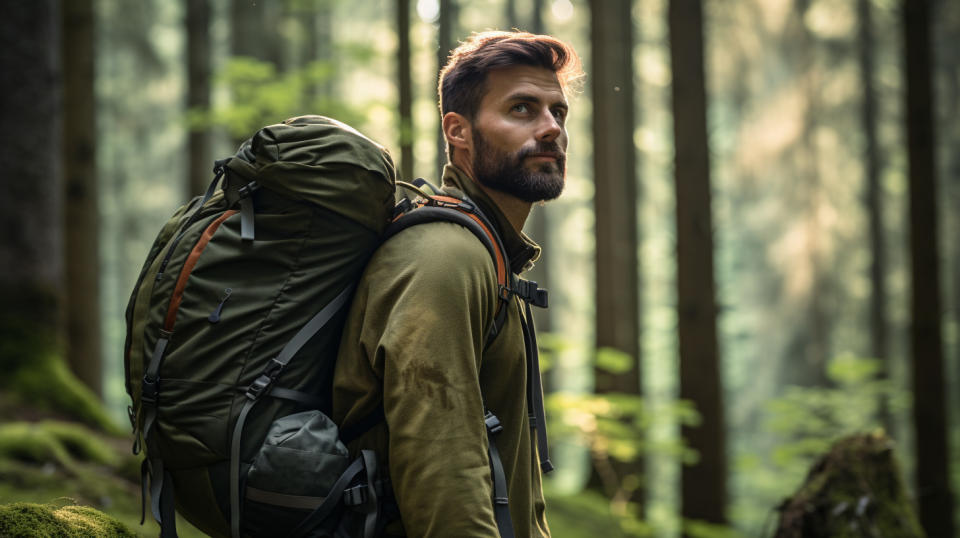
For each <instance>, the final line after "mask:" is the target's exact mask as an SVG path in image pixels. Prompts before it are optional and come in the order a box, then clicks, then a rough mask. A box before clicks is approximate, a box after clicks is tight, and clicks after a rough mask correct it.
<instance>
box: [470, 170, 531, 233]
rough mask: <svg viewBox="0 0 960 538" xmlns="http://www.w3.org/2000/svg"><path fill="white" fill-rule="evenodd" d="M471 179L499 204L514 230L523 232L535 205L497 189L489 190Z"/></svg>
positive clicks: (471, 177)
mask: <svg viewBox="0 0 960 538" xmlns="http://www.w3.org/2000/svg"><path fill="white" fill-rule="evenodd" d="M470 179H471V180H472V181H473V182H475V183H477V185H479V186H480V188H481V189H483V192H485V193H486V194H487V196H489V197H490V199H491V200H493V202H494V203H495V204H497V207H499V208H500V211H502V212H503V216H505V217H507V220H508V221H510V224H511V225H512V226H513V229H514V230H516V231H517V232H518V233H519V232H520V231H522V230H523V225H524V224H525V223H526V222H527V217H528V216H529V215H530V208H531V206H533V204H531V203H530V202H524V201H523V200H521V199H519V198H517V197H516V196H511V195H509V194H507V193H504V192H501V191H498V190H496V189H490V188H487V187H486V186H484V185H483V184H481V183H479V182H478V181H477V180H476V179H474V178H473V176H470Z"/></svg>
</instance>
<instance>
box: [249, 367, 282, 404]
mask: <svg viewBox="0 0 960 538" xmlns="http://www.w3.org/2000/svg"><path fill="white" fill-rule="evenodd" d="M284 366H285V365H284V364H283V363H282V362H280V361H278V360H277V359H270V362H268V363H267V367H266V368H264V369H263V373H262V374H260V377H258V378H257V379H255V380H254V381H253V383H251V384H250V387H249V388H248V389H247V393H246V397H247V398H250V399H251V400H257V399H259V398H260V397H261V396H263V393H264V392H266V391H267V389H269V388H270V385H273V382H274V381H276V379H277V376H278V375H280V371H281V370H283V367H284Z"/></svg>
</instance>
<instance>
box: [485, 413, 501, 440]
mask: <svg viewBox="0 0 960 538" xmlns="http://www.w3.org/2000/svg"><path fill="white" fill-rule="evenodd" d="M483 423H484V424H485V425H486V426H487V432H488V433H489V434H490V435H495V434H498V433H500V432H502V431H503V426H502V425H501V424H500V419H499V418H497V415H494V414H493V413H491V412H490V411H487V414H486V415H485V416H484V417H483Z"/></svg>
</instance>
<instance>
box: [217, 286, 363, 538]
mask: <svg viewBox="0 0 960 538" xmlns="http://www.w3.org/2000/svg"><path fill="white" fill-rule="evenodd" d="M352 293H353V286H352V285H351V286H348V287H347V288H346V289H344V290H343V291H341V292H340V294H339V295H337V296H336V297H334V299H333V300H332V301H330V302H329V303H327V305H326V306H324V307H323V308H322V309H320V311H319V312H317V313H316V314H315V315H314V316H313V317H312V318H310V321H308V322H307V323H306V325H304V326H303V327H301V328H300V330H299V331H297V334H295V335H293V338H291V339H290V341H289V342H287V345H285V346H283V349H281V350H280V353H278V354H277V356H276V358H274V359H270V362H269V363H268V364H267V367H266V368H264V370H263V372H262V373H261V374H260V376H259V377H258V378H257V379H256V380H254V382H253V383H252V384H251V385H250V387H249V388H248V389H247V392H246V397H247V400H246V401H245V402H244V404H243V407H242V408H241V409H240V415H239V416H237V422H236V424H235V425H234V427H233V436H232V437H231V439H230V533H231V535H232V536H233V538H240V501H241V498H240V442H241V441H242V439H243V425H244V423H245V422H246V421H247V415H249V414H250V410H251V409H253V406H254V405H256V403H257V402H258V401H260V397H261V396H263V395H264V394H271V393H274V389H273V387H272V385H273V383H274V381H276V379H277V377H278V376H279V375H280V372H281V371H282V370H283V369H284V368H285V367H286V366H287V363H289V362H290V360H291V359H293V356H294V355H296V354H297V352H298V351H300V349H301V348H302V347H303V346H304V345H306V343H307V342H308V341H310V339H311V338H313V336H314V335H315V334H317V332H318V331H320V329H322V328H323V327H324V326H325V325H326V324H327V322H329V321H330V320H331V319H332V318H333V316H334V314H336V313H337V312H339V311H340V309H341V308H343V307H344V306H345V305H346V304H347V300H348V299H350V295H351V294H352ZM279 391H280V392H277V393H276V394H277V395H278V397H285V396H294V394H291V393H295V391H288V390H287V389H279ZM283 391H286V392H283ZM280 394H283V395H284V396H280ZM294 399H295V400H299V399H298V398H294Z"/></svg>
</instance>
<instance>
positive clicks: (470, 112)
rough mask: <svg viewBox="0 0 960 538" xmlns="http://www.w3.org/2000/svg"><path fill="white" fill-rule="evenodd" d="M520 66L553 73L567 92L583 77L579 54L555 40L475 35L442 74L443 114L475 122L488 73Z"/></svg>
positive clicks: (510, 34)
mask: <svg viewBox="0 0 960 538" xmlns="http://www.w3.org/2000/svg"><path fill="white" fill-rule="evenodd" d="M517 65H527V66H533V67H543V68H546V69H549V70H551V71H553V72H554V73H556V74H557V79H558V80H559V81H560V87H561V88H562V89H563V91H564V93H566V92H567V90H568V88H569V87H570V85H571V83H573V82H575V81H577V80H579V79H580V78H581V77H582V76H583V72H582V71H581V68H580V57H579V56H577V52H576V51H575V50H573V47H571V46H570V45H567V44H566V43H564V42H562V41H560V40H559V39H557V38H555V37H552V36H548V35H534V34H531V33H528V32H500V31H488V32H480V33H474V34H472V35H471V36H470V37H469V38H467V40H466V41H464V42H463V43H461V44H460V45H459V46H458V47H457V48H455V49H454V50H453V51H452V52H451V53H450V57H449V59H448V60H447V65H445V66H444V67H443V69H442V70H441V71H440V83H439V88H438V93H439V94H440V115H441V116H443V115H445V114H446V113H447V112H457V113H458V114H463V115H464V116H465V117H466V118H467V119H469V120H472V119H473V118H474V117H475V116H476V114H477V112H478V111H479V110H480V101H481V100H482V99H483V96H484V94H485V93H486V81H487V73H488V72H490V71H492V70H494V69H502V68H507V67H513V66H517ZM448 154H449V149H448Z"/></svg>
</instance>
